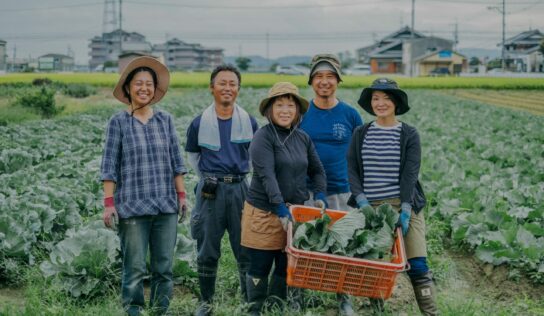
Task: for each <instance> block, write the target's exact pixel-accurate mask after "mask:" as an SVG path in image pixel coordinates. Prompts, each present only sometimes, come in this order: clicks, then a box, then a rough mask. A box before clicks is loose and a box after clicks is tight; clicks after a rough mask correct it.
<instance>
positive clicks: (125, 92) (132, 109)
mask: <svg viewBox="0 0 544 316" xmlns="http://www.w3.org/2000/svg"><path fill="white" fill-rule="evenodd" d="M169 81H170V77H169V73H168V69H167V68H166V67H165V66H164V65H163V64H161V63H160V62H159V61H158V60H156V59H155V58H152V57H138V58H135V59H134V60H132V61H131V62H130V63H129V64H128V65H127V67H126V68H125V69H124V71H123V73H122V74H121V78H120V79H119V82H118V83H117V86H116V87H115V89H114V91H113V95H114V96H115V98H117V99H118V100H119V101H121V102H122V103H124V104H126V105H127V108H126V109H125V110H123V111H121V112H119V113H117V114H115V115H114V116H113V117H112V118H111V119H110V121H109V123H108V126H107V129H106V142H105V146H104V153H103V156H102V166H101V180H102V181H103V184H104V214H103V219H104V224H105V225H106V226H107V227H111V228H114V229H115V228H118V233H119V238H120V241H121V255H122V269H123V273H122V280H121V289H122V293H121V299H122V304H123V308H124V309H125V311H126V312H127V313H128V314H129V315H138V314H140V313H141V312H142V310H143V308H144V306H145V299H144V287H143V278H144V276H145V275H146V273H147V271H146V256H147V250H148V248H149V250H150V253H151V261H150V264H151V266H150V268H151V298H150V306H151V307H152V308H153V312H154V313H157V314H164V313H166V311H167V310H168V306H169V301H170V299H171V298H172V288H173V281H172V261H173V255H174V247H175V244H176V238H177V231H176V230H177V222H178V213H179V216H180V219H183V218H184V217H185V214H186V210H187V205H186V199H185V186H184V182H183V175H184V174H185V173H186V172H187V171H186V169H185V166H184V163H183V158H182V155H181V148H180V144H179V141H178V138H177V134H176V130H175V128H174V121H173V119H172V116H171V115H170V114H168V113H166V112H164V111H161V110H156V109H153V108H152V107H151V106H150V105H152V104H154V103H157V102H159V101H160V100H161V99H162V97H163V96H164V95H165V93H166V91H167V89H168V84H169ZM117 220H118V224H117Z"/></svg>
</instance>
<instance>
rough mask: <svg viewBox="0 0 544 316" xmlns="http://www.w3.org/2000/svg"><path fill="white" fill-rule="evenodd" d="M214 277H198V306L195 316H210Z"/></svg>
mask: <svg viewBox="0 0 544 316" xmlns="http://www.w3.org/2000/svg"><path fill="white" fill-rule="evenodd" d="M215 279H216V277H215V276H199V277H198V283H199V285H200V305H199V306H198V308H197V309H196V312H195V316H210V315H212V303H213V296H214V294H215Z"/></svg>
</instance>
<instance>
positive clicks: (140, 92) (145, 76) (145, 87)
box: [128, 71, 155, 108]
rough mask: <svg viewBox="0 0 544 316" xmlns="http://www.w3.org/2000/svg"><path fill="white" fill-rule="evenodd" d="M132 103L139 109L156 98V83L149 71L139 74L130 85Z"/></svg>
mask: <svg viewBox="0 0 544 316" xmlns="http://www.w3.org/2000/svg"><path fill="white" fill-rule="evenodd" d="M128 90H129V95H130V101H131V103H132V105H134V106H135V107H137V108H139V107H142V106H144V105H147V104H148V103H149V102H151V100H153V97H154V96H155V82H154V81H153V76H152V75H151V73H149V71H139V72H137V73H136V74H135V75H134V77H132V80H131V81H130V83H129V85H128Z"/></svg>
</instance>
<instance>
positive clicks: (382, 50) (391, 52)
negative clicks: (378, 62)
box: [368, 40, 402, 58]
mask: <svg viewBox="0 0 544 316" xmlns="http://www.w3.org/2000/svg"><path fill="white" fill-rule="evenodd" d="M399 45H402V40H396V41H394V42H392V43H389V44H387V45H384V46H381V47H376V48H375V49H374V50H373V51H371V52H370V53H369V54H368V56H369V57H371V58H402V48H401V49H393V48H395V47H397V46H399Z"/></svg>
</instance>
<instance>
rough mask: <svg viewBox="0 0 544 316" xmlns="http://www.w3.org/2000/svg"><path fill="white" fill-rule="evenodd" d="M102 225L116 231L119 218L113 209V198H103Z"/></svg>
mask: <svg viewBox="0 0 544 316" xmlns="http://www.w3.org/2000/svg"><path fill="white" fill-rule="evenodd" d="M102 219H103V221H104V225H105V226H106V227H108V228H111V229H113V230H117V224H119V216H118V215H117V210H116V209H115V205H114V201H113V196H110V197H107V198H104V213H103V214H102Z"/></svg>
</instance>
